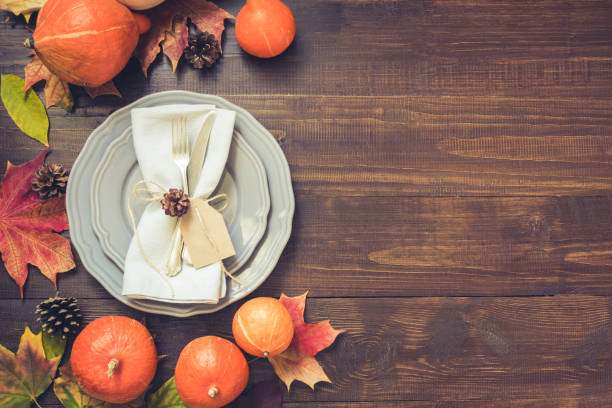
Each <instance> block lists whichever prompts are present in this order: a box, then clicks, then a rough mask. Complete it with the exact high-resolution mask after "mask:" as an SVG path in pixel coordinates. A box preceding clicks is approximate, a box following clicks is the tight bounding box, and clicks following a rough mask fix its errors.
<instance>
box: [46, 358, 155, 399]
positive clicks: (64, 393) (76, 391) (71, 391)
mask: <svg viewBox="0 0 612 408" xmlns="http://www.w3.org/2000/svg"><path fill="white" fill-rule="evenodd" d="M59 371H60V376H59V377H57V378H56V379H55V382H54V383H53V392H55V396H56V397H57V399H59V400H60V402H61V403H62V405H63V406H64V407H65V408H143V407H144V406H145V404H144V395H141V396H140V397H138V398H136V399H135V400H134V401H131V402H128V403H127V404H112V403H110V402H104V401H100V400H99V399H96V398H94V397H92V396H91V395H88V394H86V393H85V392H84V391H83V390H82V389H81V387H79V384H78V383H77V381H76V379H75V378H74V375H73V374H72V369H71V368H70V364H66V365H63V366H62V367H60V370H59Z"/></svg>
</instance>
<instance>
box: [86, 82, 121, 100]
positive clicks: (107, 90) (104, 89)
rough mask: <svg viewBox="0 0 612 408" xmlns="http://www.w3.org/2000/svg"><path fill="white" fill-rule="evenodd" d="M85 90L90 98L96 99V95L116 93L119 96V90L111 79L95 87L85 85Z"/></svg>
mask: <svg viewBox="0 0 612 408" xmlns="http://www.w3.org/2000/svg"><path fill="white" fill-rule="evenodd" d="M85 91H86V92H87V95H89V97H90V98H91V99H96V98H97V97H98V96H101V95H116V96H118V97H120V98H121V93H120V92H119V90H118V89H117V87H116V86H115V84H114V82H113V81H112V80H110V81H108V82H107V83H105V84H103V85H100V86H99V87H97V88H89V87H85Z"/></svg>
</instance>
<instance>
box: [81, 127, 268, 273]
mask: <svg viewBox="0 0 612 408" xmlns="http://www.w3.org/2000/svg"><path fill="white" fill-rule="evenodd" d="M140 180H142V173H141V172H140V168H139V167H138V162H137V160H136V152H135V151H134V144H133V142H132V128H131V127H128V128H127V129H126V130H125V132H123V133H122V134H121V136H119V137H118V138H117V139H115V140H114V141H113V142H112V143H111V144H110V145H109V146H108V149H107V150H106V153H105V154H104V156H103V157H102V160H101V161H100V164H99V165H98V168H97V169H96V170H95V172H94V178H93V180H92V183H91V198H90V205H91V212H92V215H93V218H92V223H93V229H94V232H95V233H96V235H97V237H98V239H99V241H100V246H101V247H102V251H103V252H104V253H105V254H106V255H107V256H108V257H109V258H110V259H112V260H113V262H115V263H116V264H117V265H118V266H119V267H120V268H121V269H123V265H124V260H125V256H126V255H127V250H128V247H129V245H130V241H131V239H132V235H133V233H132V226H131V225H130V218H129V215H128V211H127V206H126V203H127V200H128V198H129V195H130V193H131V191H132V190H133V189H134V185H135V184H136V183H137V182H138V181H140ZM219 193H225V194H227V195H228V197H229V205H228V208H227V209H226V210H225V211H223V217H224V218H225V222H226V224H227V225H228V229H229V233H230V236H231V237H232V243H233V244H234V248H235V249H236V255H235V256H233V257H231V258H228V259H226V260H225V261H224V263H225V267H226V268H227V269H228V271H230V273H235V272H236V271H238V269H239V268H240V267H241V266H242V265H244V263H245V262H246V261H247V260H248V259H249V257H250V256H251V254H252V253H253V251H254V250H255V247H256V246H257V243H258V242H259V240H260V239H261V237H262V236H263V234H264V232H265V231H266V223H267V218H268V212H269V210H270V196H269V194H268V180H267V177H266V170H265V168H264V166H263V164H262V163H261V161H260V160H259V158H258V157H257V155H256V154H255V152H254V151H253V149H251V147H250V146H249V145H248V144H247V143H246V141H245V140H244V138H243V137H242V135H240V134H239V133H238V132H234V136H233V140H232V144H231V148H230V152H229V155H228V158H227V164H226V166H225V172H224V174H223V176H222V177H221V180H220V181H219V186H218V188H217V190H216V191H215V192H214V193H213V195H214V194H219ZM132 205H133V208H134V213H135V215H136V219H137V220H138V219H140V216H141V214H142V211H144V208H145V206H146V203H145V202H144V201H140V200H132Z"/></svg>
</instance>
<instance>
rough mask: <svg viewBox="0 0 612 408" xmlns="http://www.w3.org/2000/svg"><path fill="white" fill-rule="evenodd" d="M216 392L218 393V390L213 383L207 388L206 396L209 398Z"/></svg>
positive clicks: (213, 396) (215, 394) (214, 395)
mask: <svg viewBox="0 0 612 408" xmlns="http://www.w3.org/2000/svg"><path fill="white" fill-rule="evenodd" d="M218 394H219V390H218V389H217V387H215V386H214V385H213V386H212V387H210V389H209V390H208V396H209V397H210V398H215V397H216V396H217V395H218Z"/></svg>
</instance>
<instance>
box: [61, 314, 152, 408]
mask: <svg viewBox="0 0 612 408" xmlns="http://www.w3.org/2000/svg"><path fill="white" fill-rule="evenodd" d="M70 365H71V367H72V372H73V373H74V376H75V378H76V380H77V382H78V383H79V386H80V387H81V388H82V389H83V391H85V392H86V393H87V394H89V395H91V396H92V397H94V398H97V399H100V400H102V401H107V402H112V403H115V404H123V403H126V402H128V401H132V400H133V399H135V398H136V397H138V396H140V395H141V394H142V393H143V392H145V390H146V389H147V387H148V386H149V384H150V383H151V380H153V376H154V375H155V370H156V368H157V350H156V348H155V343H154V342H153V338H152V337H151V333H149V331H148V330H147V328H146V327H144V326H143V325H142V324H141V323H139V322H138V321H136V320H134V319H130V318H129V317H124V316H105V317H101V318H99V319H96V320H94V321H93V322H91V323H89V324H88V325H87V327H85V328H84V329H83V331H82V332H81V333H79V335H78V336H77V338H76V339H75V340H74V345H73V346H72V353H71V355H70Z"/></svg>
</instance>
